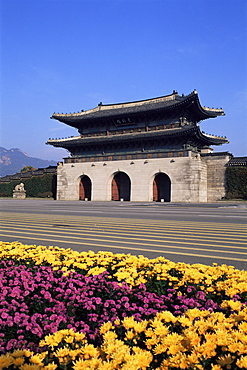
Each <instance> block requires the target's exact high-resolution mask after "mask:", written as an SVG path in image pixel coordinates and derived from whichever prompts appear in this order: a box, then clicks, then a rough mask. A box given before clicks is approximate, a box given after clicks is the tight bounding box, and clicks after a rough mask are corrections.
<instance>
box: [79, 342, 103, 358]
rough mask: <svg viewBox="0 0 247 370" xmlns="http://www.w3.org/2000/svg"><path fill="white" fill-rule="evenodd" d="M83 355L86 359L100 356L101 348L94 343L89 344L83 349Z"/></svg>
mask: <svg viewBox="0 0 247 370" xmlns="http://www.w3.org/2000/svg"><path fill="white" fill-rule="evenodd" d="M81 352H82V353H83V356H84V358H85V359H88V358H90V357H91V358H98V357H99V354H100V353H99V350H98V349H97V348H95V347H94V346H93V344H88V345H86V346H85V347H83V348H82V349H81Z"/></svg>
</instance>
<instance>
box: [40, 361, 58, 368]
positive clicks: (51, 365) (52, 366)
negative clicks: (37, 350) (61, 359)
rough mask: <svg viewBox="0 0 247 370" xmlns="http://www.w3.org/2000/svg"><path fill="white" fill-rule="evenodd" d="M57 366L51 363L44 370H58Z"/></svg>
mask: <svg viewBox="0 0 247 370" xmlns="http://www.w3.org/2000/svg"><path fill="white" fill-rule="evenodd" d="M56 368H57V365H56V364H54V362H51V363H50V364H48V365H46V366H44V367H43V370H56Z"/></svg>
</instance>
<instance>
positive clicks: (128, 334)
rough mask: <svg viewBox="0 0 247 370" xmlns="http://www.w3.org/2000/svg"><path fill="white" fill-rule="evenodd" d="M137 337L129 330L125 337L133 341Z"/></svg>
mask: <svg viewBox="0 0 247 370" xmlns="http://www.w3.org/2000/svg"><path fill="white" fill-rule="evenodd" d="M134 336H135V334H134V333H133V331H132V330H128V331H127V333H126V335H125V339H126V340H128V339H133V338H134Z"/></svg>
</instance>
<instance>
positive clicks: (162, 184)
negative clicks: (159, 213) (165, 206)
mask: <svg viewBox="0 0 247 370" xmlns="http://www.w3.org/2000/svg"><path fill="white" fill-rule="evenodd" d="M162 200H163V201H164V202H170V201H171V180H170V177H169V176H167V175H166V174H165V173H163V172H162V173H158V174H157V175H156V176H155V178H154V181H153V201H154V202H161V201H162Z"/></svg>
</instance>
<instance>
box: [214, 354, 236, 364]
mask: <svg viewBox="0 0 247 370" xmlns="http://www.w3.org/2000/svg"><path fill="white" fill-rule="evenodd" d="M234 358H235V357H234ZM234 358H233V357H232V356H231V355H230V354H229V355H226V356H221V357H219V359H218V360H216V362H217V364H219V365H221V366H225V365H231V364H232V363H233V361H234Z"/></svg>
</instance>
